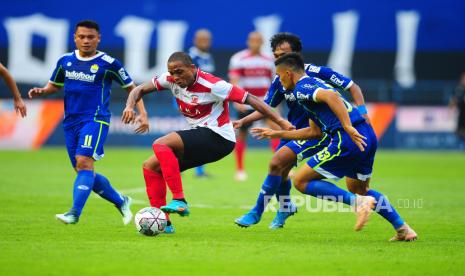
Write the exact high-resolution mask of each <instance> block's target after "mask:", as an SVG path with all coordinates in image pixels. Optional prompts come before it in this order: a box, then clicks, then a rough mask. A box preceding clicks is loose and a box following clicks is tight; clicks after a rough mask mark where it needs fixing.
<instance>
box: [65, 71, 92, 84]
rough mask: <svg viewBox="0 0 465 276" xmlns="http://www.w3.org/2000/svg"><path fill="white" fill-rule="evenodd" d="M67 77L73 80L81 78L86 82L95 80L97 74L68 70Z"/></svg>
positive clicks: (80, 79)
mask: <svg viewBox="0 0 465 276" xmlns="http://www.w3.org/2000/svg"><path fill="white" fill-rule="evenodd" d="M66 77H67V78H68V79H71V80H79V81H85V82H94V80H95V74H92V75H89V74H85V73H83V72H76V71H66Z"/></svg>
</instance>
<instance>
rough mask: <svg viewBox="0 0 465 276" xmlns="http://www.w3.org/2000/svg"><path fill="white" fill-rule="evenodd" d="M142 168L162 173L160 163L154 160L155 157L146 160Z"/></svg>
mask: <svg viewBox="0 0 465 276" xmlns="http://www.w3.org/2000/svg"><path fill="white" fill-rule="evenodd" d="M142 167H143V168H144V169H147V170H151V171H154V172H158V171H160V163H159V162H158V160H157V159H156V158H155V160H154V158H153V157H152V158H149V159H147V160H145V161H144V162H143V163H142Z"/></svg>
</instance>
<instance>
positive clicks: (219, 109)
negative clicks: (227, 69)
mask: <svg viewBox="0 0 465 276" xmlns="http://www.w3.org/2000/svg"><path fill="white" fill-rule="evenodd" d="M152 83H153V85H154V86H155V87H156V88H157V90H158V91H161V90H166V89H170V90H171V92H172V93H173V96H174V97H175V98H176V103H177V104H178V108H179V111H180V112H181V113H182V115H183V116H184V117H185V118H186V120H187V122H188V123H189V125H190V126H191V127H192V128H195V127H208V128H210V129H211V130H213V131H214V132H216V133H218V134H219V135H221V136H222V137H224V138H225V139H227V140H230V141H233V142H236V136H235V134H234V129H233V126H232V123H231V120H230V119H229V102H230V101H233V102H237V103H244V102H245V99H246V98H247V94H248V93H247V92H246V91H245V90H243V89H242V88H239V87H237V86H233V85H232V84H230V83H228V82H226V81H224V80H222V79H220V78H218V77H215V76H213V75H211V74H209V73H206V72H203V71H201V70H199V69H197V77H196V80H195V82H194V83H193V84H192V85H191V86H189V87H186V88H181V87H180V86H179V85H177V84H176V83H174V80H173V77H172V76H171V75H170V74H169V73H168V72H166V73H163V74H162V75H161V76H159V77H158V76H157V77H154V78H153V79H152Z"/></svg>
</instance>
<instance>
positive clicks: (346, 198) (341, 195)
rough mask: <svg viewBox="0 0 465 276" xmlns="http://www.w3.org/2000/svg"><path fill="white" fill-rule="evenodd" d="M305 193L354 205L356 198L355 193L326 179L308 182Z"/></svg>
mask: <svg viewBox="0 0 465 276" xmlns="http://www.w3.org/2000/svg"><path fill="white" fill-rule="evenodd" d="M305 194H307V195H311V196H314V197H318V198H323V199H326V200H331V201H336V202H343V203H345V204H348V205H353V203H354V202H355V199H356V196H355V195H354V194H353V193H351V192H348V191H346V190H343V189H341V188H339V187H338V186H336V185H334V184H333V183H330V182H328V181H324V180H312V181H310V182H308V184H307V187H306V188H305Z"/></svg>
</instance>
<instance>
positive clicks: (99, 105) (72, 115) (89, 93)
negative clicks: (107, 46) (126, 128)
mask: <svg viewBox="0 0 465 276" xmlns="http://www.w3.org/2000/svg"><path fill="white" fill-rule="evenodd" d="M112 81H116V82H118V83H119V84H120V85H121V86H122V87H123V88H125V87H128V86H130V85H132V84H133V81H132V79H131V77H130V76H129V75H128V73H127V72H126V70H125V69H124V68H123V66H122V65H121V63H120V62H119V61H118V60H117V59H115V58H112V57H110V56H109V55H107V54H105V53H103V52H97V54H96V55H94V56H93V57H89V58H83V57H81V56H79V52H78V50H76V51H74V52H71V53H68V54H65V55H63V56H62V57H61V58H60V59H59V60H58V62H57V65H56V68H55V70H54V71H53V74H52V77H51V78H50V82H51V83H53V84H54V85H57V86H62V87H64V100H65V119H64V121H63V126H64V127H65V128H68V127H72V126H74V125H76V124H79V123H80V122H85V121H92V120H93V121H98V122H102V123H105V124H109V122H110V115H111V114H110V110H109V104H110V93H111V83H112Z"/></svg>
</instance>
